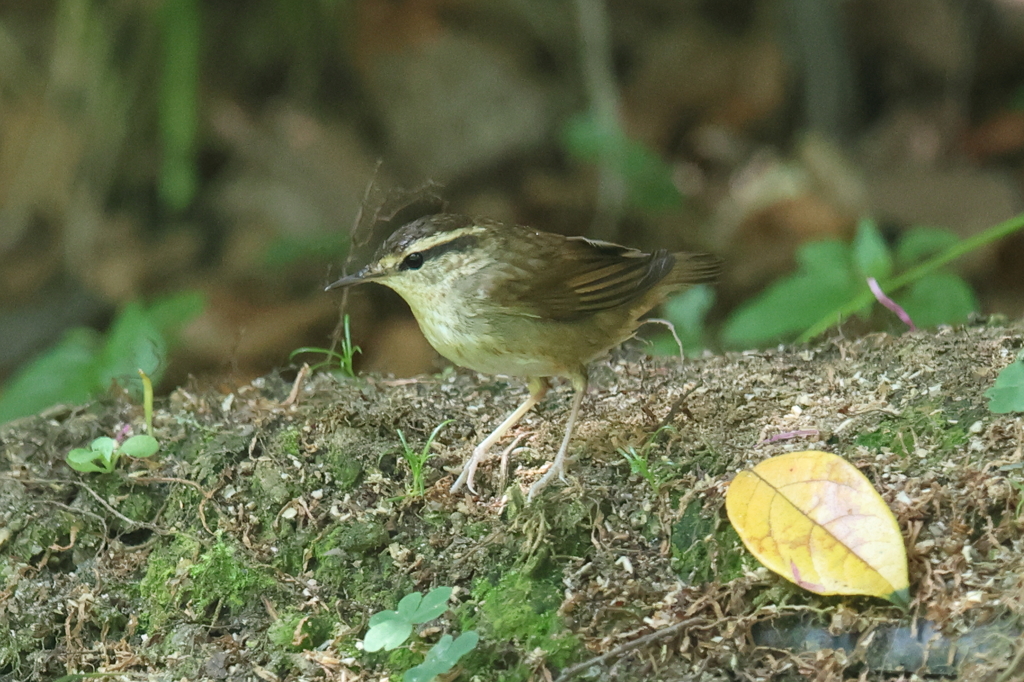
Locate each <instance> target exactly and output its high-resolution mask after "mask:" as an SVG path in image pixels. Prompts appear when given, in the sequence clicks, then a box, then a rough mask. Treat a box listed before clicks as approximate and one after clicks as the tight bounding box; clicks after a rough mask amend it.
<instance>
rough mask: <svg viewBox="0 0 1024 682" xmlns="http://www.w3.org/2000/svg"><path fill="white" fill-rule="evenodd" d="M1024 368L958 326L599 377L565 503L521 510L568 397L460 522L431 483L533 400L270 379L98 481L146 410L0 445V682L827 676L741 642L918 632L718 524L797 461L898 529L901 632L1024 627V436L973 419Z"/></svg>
mask: <svg viewBox="0 0 1024 682" xmlns="http://www.w3.org/2000/svg"><path fill="white" fill-rule="evenodd" d="M1020 345H1021V331H1020V330H1019V329H1003V328H987V327H973V328H967V329H962V330H955V331H954V330H942V331H940V332H938V333H926V332H920V333H914V334H909V335H906V336H903V337H899V338H894V337H889V336H873V337H869V338H865V339H861V340H857V341H843V340H833V341H829V342H826V343H823V344H821V345H819V346H815V347H811V348H799V349H793V350H790V349H779V350H773V351H764V352H756V353H744V354H733V355H725V356H715V357H707V358H704V359H701V360H695V361H690V362H687V363H686V364H685V365H680V363H678V362H677V361H672V360H662V361H653V360H647V359H624V358H623V357H621V356H618V357H617V358H616V359H613V360H608V361H605V362H603V363H598V365H597V366H596V367H595V368H594V370H593V375H594V383H595V384H596V385H597V388H596V389H595V390H594V391H593V393H592V394H591V395H590V396H589V397H588V398H587V400H586V402H585V403H584V405H585V407H584V414H583V416H582V421H581V423H580V424H579V426H578V430H577V434H576V438H575V440H574V446H573V447H572V452H573V453H574V454H575V456H576V461H574V462H573V463H572V465H571V466H570V470H569V479H570V481H569V485H568V486H558V485H556V486H553V487H551V488H550V489H548V490H547V491H545V493H544V494H543V495H542V496H541V497H540V498H539V499H538V500H537V501H535V502H534V503H533V504H529V505H527V504H526V503H525V500H524V499H523V496H522V490H523V489H524V488H525V487H526V486H528V485H529V484H530V483H531V482H532V481H534V480H536V478H537V477H538V476H539V474H540V471H541V469H540V468H541V467H542V466H543V465H544V464H545V462H546V461H547V460H548V458H549V457H550V456H551V454H552V452H553V450H554V448H555V446H556V444H557V442H558V439H559V437H560V434H561V429H562V427H563V425H564V419H565V416H566V411H567V409H568V404H569V400H570V393H569V391H568V390H567V389H564V388H563V389H560V390H556V391H554V392H553V393H552V395H551V396H550V397H549V398H548V399H547V401H545V403H543V404H542V405H541V407H540V409H539V410H538V411H536V412H535V413H533V414H531V415H529V416H528V417H527V418H526V419H525V420H524V424H523V426H522V427H521V429H520V430H521V431H529V432H532V436H530V437H529V438H528V439H527V440H525V441H524V442H523V444H524V446H525V447H524V448H523V449H521V450H519V451H516V452H514V453H512V454H511V457H510V466H509V470H508V474H507V477H506V478H504V479H503V478H502V476H501V474H500V473H499V467H498V466H497V464H496V461H495V462H492V463H489V464H486V465H485V466H483V467H481V470H480V471H479V473H478V475H477V484H478V486H479V491H480V494H479V495H478V496H474V495H467V494H459V495H452V494H449V492H448V488H449V486H450V485H451V483H452V481H453V480H454V475H453V473H452V472H453V471H457V468H458V466H459V464H460V463H461V461H462V460H463V458H464V457H466V456H467V454H468V453H469V451H470V450H471V448H472V446H473V444H474V443H475V442H476V441H477V440H478V439H479V438H480V437H481V436H482V435H483V434H485V433H486V432H487V431H488V430H489V429H491V428H493V426H494V425H495V424H496V423H497V421H498V420H500V419H501V418H503V416H504V415H505V413H507V411H509V410H510V409H511V408H512V407H514V405H515V404H516V403H517V402H518V401H519V400H521V399H522V398H523V397H524V395H525V391H524V389H523V388H522V386H520V384H518V383H517V382H515V381H506V380H502V379H494V378H488V377H478V376H475V375H472V374H470V373H465V372H446V373H445V374H443V375H441V376H438V377H425V378H421V379H418V380H401V381H388V380H384V379H381V378H379V377H366V378H361V379H356V380H337V379H334V378H333V377H329V376H316V377H313V378H312V379H310V380H309V381H307V382H306V383H305V385H304V386H303V388H302V391H301V392H300V394H299V400H298V402H297V404H294V405H285V404H283V401H284V399H285V397H286V396H287V395H288V392H289V389H290V385H289V384H288V382H286V381H284V380H283V379H281V378H277V377H268V378H265V379H262V380H259V381H257V382H254V383H253V384H251V385H249V386H246V387H243V388H241V389H239V390H238V391H236V392H235V393H234V394H232V395H230V396H226V395H222V394H218V393H214V392H204V391H198V390H192V389H188V388H186V389H181V390H178V391H176V392H175V393H174V394H173V395H172V396H171V397H170V399H169V400H165V401H163V404H162V405H158V410H157V415H156V421H155V427H156V428H155V435H156V436H157V438H158V439H159V440H160V442H161V445H162V447H161V451H160V453H158V455H157V456H156V457H154V458H153V460H154V461H152V462H150V461H136V462H125V463H123V465H122V466H121V468H120V469H119V470H118V471H117V472H115V473H114V474H109V475H82V474H79V473H76V472H74V471H71V470H70V469H69V468H68V467H67V466H66V464H65V463H64V461H63V458H64V455H65V454H66V453H67V451H68V450H69V449H71V448H73V447H78V446H81V445H83V444H85V443H88V442H90V441H91V440H92V439H93V438H95V437H97V436H100V435H110V434H114V433H117V432H118V430H119V429H120V428H121V427H122V425H124V424H126V423H128V424H133V425H138V424H139V423H140V421H141V420H140V414H139V412H140V410H139V409H138V407H137V406H134V405H132V404H130V403H128V402H125V401H123V400H117V399H109V400H104V401H100V402H97V403H95V404H92V405H89V406H86V407H79V408H63V409H60V408H58V409H54V410H51V411H50V412H49V413H48V414H46V415H42V416H39V417H34V418H29V419H24V420H20V421H19V422H16V423H13V424H10V425H8V426H6V427H4V428H3V429H2V430H0V580H2V584H0V620H3V622H4V624H5V625H4V627H0V680H4V681H7V680H12V681H13V680H45V679H54V678H56V677H59V676H60V675H63V674H66V673H68V672H92V671H107V672H111V673H117V674H119V675H121V676H123V677H124V679H132V680H138V679H150V678H151V679H160V680H180V679H188V680H221V679H231V680H249V679H264V680H280V681H282V682H285V681H290V682H297V681H299V680H316V679H329V680H342V679H345V680H376V679H381V678H383V677H384V676H385V675H387V674H391V675H392V677H391V679H398V675H397V673H399V672H400V671H401V670H402V669H405V668H408V667H410V666H412V665H415V664H416V663H418V662H419V661H420V660H422V652H423V650H424V647H425V646H428V645H429V643H430V642H432V641H435V640H436V639H437V638H438V637H439V636H440V635H441V634H443V633H445V632H448V633H452V634H457V633H458V632H462V631H466V630H469V629H472V630H475V631H477V632H478V633H479V634H480V637H481V639H480V644H479V646H478V647H477V649H476V650H475V651H474V652H473V653H472V654H470V655H469V656H467V657H466V658H465V659H464V660H463V661H462V664H461V665H462V668H461V671H462V672H461V676H460V677H458V678H457V679H463V680H469V679H474V680H480V681H487V682H491V681H493V680H499V681H500V680H505V681H508V682H512V681H524V682H525V681H526V680H544V679H551V678H553V677H554V678H557V677H558V675H559V673H560V671H564V670H565V669H566V668H567V667H568V666H572V665H574V664H577V663H579V662H581V661H586V660H587V659H590V658H591V657H595V656H598V655H600V654H602V653H606V652H608V651H610V650H614V649H616V647H619V646H621V645H624V644H626V643H629V642H636V641H638V640H640V638H642V637H644V636H652V638H651V639H650V641H649V642H648V643H646V645H644V646H639V647H637V648H635V649H632V650H628V651H627V650H625V649H623V650H621V652H620V654H619V655H617V656H613V657H610V658H608V659H607V660H603V661H601V662H600V663H595V664H594V666H592V667H591V668H589V669H588V670H587V671H586V673H585V674H584V675H583V679H609V680H636V679H646V680H682V679H702V680H733V679H748V678H749V679H753V678H755V677H758V678H760V679H766V680H769V679H777V680H785V679H802V676H804V675H810V676H811V677H814V678H815V679H821V680H825V679H841V678H842V676H843V674H844V671H845V674H850V672H851V671H854V672H856V670H857V668H856V667H855V666H856V665H858V663H857V661H856V660H854V659H855V657H851V656H847V655H844V654H841V653H834V652H829V651H817V652H814V651H812V652H806V651H803V652H801V651H791V652H788V653H787V652H781V651H779V650H776V649H772V648H768V647H764V646H758V645H757V643H756V642H755V640H754V636H753V634H752V633H753V631H754V628H755V625H756V624H757V623H759V622H762V623H763V622H770V621H771V620H772V619H773V618H776V617H778V616H780V615H785V614H817V616H816V617H817V618H818V620H819V621H821V622H823V623H824V624H825V625H830V626H831V627H833V628H834V629H843V628H844V627H845V628H847V629H849V630H855V631H857V632H862V633H864V632H869V631H871V629H872V628H876V627H880V626H886V625H891V624H902V625H906V624H907V623H909V622H910V616H907V615H904V614H902V613H900V612H899V611H897V610H896V609H894V608H891V607H889V606H887V605H886V604H885V603H882V602H878V601H873V600H868V599H853V600H851V599H839V598H835V597H832V598H824V597H816V596H814V595H811V594H809V593H806V592H802V591H801V590H799V589H798V588H796V587H794V586H792V585H789V584H788V583H784V582H782V581H781V580H780V579H779V578H777V577H775V576H773V575H772V574H769V573H768V572H767V571H766V570H764V569H762V568H759V567H758V565H757V564H756V562H754V560H753V559H752V558H751V557H750V556H749V555H748V554H747V553H746V552H745V550H744V549H743V548H742V545H741V543H740V542H739V540H738V538H737V536H736V534H735V532H734V531H733V530H732V528H731V527H730V526H729V524H728V522H727V520H726V519H725V515H724V511H723V495H724V491H725V488H726V484H727V482H728V481H729V479H730V478H731V477H732V475H733V474H734V473H735V472H736V471H738V470H740V469H743V468H746V467H748V466H751V465H752V464H754V463H756V462H758V461H760V460H762V459H764V458H766V457H769V456H771V455H775V454H781V453H783V452H787V451H793V450H805V449H825V450H830V451H832V452H836V453H837V454H840V455H843V456H844V457H846V458H848V459H849V460H851V461H852V462H854V463H855V464H856V465H857V466H858V467H860V468H861V469H862V470H863V471H864V472H865V473H866V474H867V475H868V476H869V478H870V479H871V480H872V481H873V482H874V483H875V484H876V486H877V487H878V489H879V490H880V492H881V493H882V495H883V497H885V499H886V500H887V501H888V502H889V504H890V506H891V507H892V508H893V510H894V511H895V513H896V515H897V518H898V520H899V522H900V525H901V527H902V528H903V529H904V532H905V534H906V535H907V539H908V546H909V550H910V566H911V586H912V590H913V592H914V593H915V595H916V596H917V600H916V601H915V603H914V605H913V606H912V612H911V613H912V615H914V616H917V617H926V618H930V619H932V620H934V621H936V622H937V623H939V624H940V625H941V626H942V627H944V628H946V629H947V631H948V632H956V631H966V630H968V629H970V628H971V627H973V626H976V625H978V624H981V623H985V622H990V621H991V622H995V621H1000V622H1006V621H1008V620H1009V621H1011V622H1016V623H1018V625H1017V627H1019V621H1020V619H1021V617H1022V616H1024V582H1022V579H1021V577H1020V576H1021V575H1024V523H1022V516H1021V509H1022V489H1024V458H1022V454H1021V436H1022V425H1021V420H1020V418H1018V417H1014V416H995V415H991V414H990V413H988V411H987V410H986V406H985V400H984V398H983V393H984V391H985V390H986V389H987V388H988V387H989V386H990V385H991V383H992V381H993V380H994V378H995V375H996V373H997V372H998V370H999V369H1001V368H1002V367H1003V366H1004V365H1005V364H1007V363H1008V362H1009V361H1010V359H1011V358H1012V356H1013V354H1014V353H1015V351H1016V349H1017V348H1019V347H1020ZM448 419H451V420H453V421H452V423H450V424H449V425H447V426H446V427H445V428H444V429H443V430H442V431H441V433H440V435H439V436H438V438H437V440H436V442H435V443H434V445H433V448H432V450H433V452H434V453H435V454H436V455H437V456H435V457H433V458H432V459H430V460H429V461H428V462H427V464H426V467H425V476H426V494H425V495H423V496H422V497H410V496H408V495H407V491H408V489H409V476H410V473H409V470H408V468H407V466H406V464H405V462H404V461H403V460H402V458H401V456H400V452H401V443H400V441H399V438H398V435H397V430H398V429H401V430H402V431H403V433H404V434H405V436H406V438H407V440H408V441H409V445H410V447H412V448H413V449H414V450H419V449H420V448H422V446H423V443H424V442H425V441H426V439H427V437H428V435H429V434H430V432H431V431H432V430H433V428H434V427H435V426H436V425H437V424H439V423H441V422H442V421H444V420H448ZM663 427H671V428H663ZM630 448H632V450H630ZM622 450H624V451H627V452H633V453H638V454H640V455H641V456H643V457H644V458H645V461H646V462H647V463H648V472H649V474H650V475H649V476H643V475H638V474H636V473H631V469H630V465H629V463H628V462H627V460H626V459H625V458H624V457H623V455H622V454H621V452H620V451H622ZM438 585H450V586H453V587H456V588H457V589H456V593H455V598H454V600H453V608H452V609H451V610H450V611H449V612H448V613H447V614H446V615H445V616H444V617H442V618H441V619H440V621H438V622H436V623H431V624H429V626H428V627H427V628H426V629H424V630H422V631H421V632H420V633H419V635H418V637H419V639H418V641H419V642H421V643H422V644H416V645H415V646H414V647H413V649H411V650H410V649H403V650H399V651H398V652H397V653H395V652H393V653H391V654H387V653H378V654H366V653H364V652H362V651H361V650H360V649H359V647H358V642H359V640H360V638H361V637H362V635H363V634H364V632H365V629H366V621H367V619H368V617H369V616H370V615H371V614H372V613H374V612H376V611H379V610H382V609H390V608H394V607H395V605H396V603H397V602H398V600H399V599H400V598H401V597H402V596H404V595H405V594H408V593H409V592H411V591H414V590H419V591H424V592H425V591H427V590H429V589H430V588H432V587H436V586H438ZM679 623H684V624H685V625H686V628H685V629H679V630H671V631H668V630H665V628H669V627H673V626H676V625H677V624H679ZM659 631H664V632H671V636H668V637H663V638H660V639H659V638H657V637H656V636H654V635H655V633H657V632H659ZM1010 655H1011V654H1007V656H1010ZM1006 662H1007V658H1006V657H1003V658H1000V659H999V660H994V661H992V663H991V665H990V667H989V668H988V669H986V670H988V671H989V673H991V671H993V670H998V669H999V668H1000V666H1004V667H1005V665H1006ZM975 673H976V675H975V677H971V678H970V679H995V678H994V677H992V676H991V675H990V676H989V677H987V678H986V677H985V675H986V674H987V673H986V672H985V670H981V671H980V672H979V671H978V670H975V671H974V672H973V673H971V674H975ZM965 674H967V673H965ZM106 679H118V678H117V677H114V678H106ZM964 679H967V678H966V677H965V678H964Z"/></svg>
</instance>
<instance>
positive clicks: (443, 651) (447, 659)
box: [402, 630, 480, 682]
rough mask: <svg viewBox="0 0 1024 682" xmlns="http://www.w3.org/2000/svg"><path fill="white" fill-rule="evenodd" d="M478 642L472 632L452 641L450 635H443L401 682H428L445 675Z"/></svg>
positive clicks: (478, 638) (477, 637)
mask: <svg viewBox="0 0 1024 682" xmlns="http://www.w3.org/2000/svg"><path fill="white" fill-rule="evenodd" d="M479 640H480V637H479V635H477V634H476V633H475V632H473V631H472V630H471V631H469V632H464V633H462V634H461V635H459V638H458V639H456V640H454V641H453V640H452V636H451V635H444V636H443V637H441V639H440V640H439V641H438V642H437V644H435V645H434V646H433V647H431V649H430V651H428V652H427V656H426V658H425V659H424V661H423V662H422V663H420V664H419V665H417V666H416V667H414V668H410V669H409V670H407V671H406V672H405V675H404V676H403V677H402V682H429V681H430V680H431V679H433V678H434V677H436V676H438V675H443V674H445V673H446V672H448V671H449V670H451V669H452V668H453V667H454V666H455V664H456V663H458V662H459V659H460V658H462V657H463V656H465V655H466V654H468V653H469V652H470V651H472V650H473V649H474V648H476V645H477V642H478V641H479Z"/></svg>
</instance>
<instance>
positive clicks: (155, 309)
mask: <svg viewBox="0 0 1024 682" xmlns="http://www.w3.org/2000/svg"><path fill="white" fill-rule="evenodd" d="M205 308H206V296H205V295H204V294H203V293H202V292H200V291H182V292H179V293H176V294H171V295H169V296H164V297H162V298H158V299H156V300H155V301H153V302H152V304H150V306H149V307H148V308H147V309H146V317H148V318H149V321H150V323H151V324H152V325H153V326H154V327H155V328H156V329H157V331H159V332H160V334H161V335H162V336H163V337H164V338H166V339H167V340H168V342H170V343H174V342H175V341H176V340H177V336H178V333H179V332H180V331H181V329H182V327H184V326H185V325H186V324H188V323H189V322H191V321H192V320H193V319H195V318H196V317H198V316H199V315H201V314H202V312H203V310H204V309H205Z"/></svg>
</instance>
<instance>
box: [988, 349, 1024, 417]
mask: <svg viewBox="0 0 1024 682" xmlns="http://www.w3.org/2000/svg"><path fill="white" fill-rule="evenodd" d="M985 397H986V398H988V401H989V402H988V409H989V410H991V411H992V412H994V413H996V414H1007V413H1009V412H1024V353H1021V354H1020V355H1018V356H1017V359H1016V360H1014V361H1013V362H1012V363H1011V364H1009V365H1007V366H1006V367H1004V368H1003V371H1001V372H1000V373H999V376H998V377H996V383H995V385H994V386H992V388H990V389H988V390H987V391H985Z"/></svg>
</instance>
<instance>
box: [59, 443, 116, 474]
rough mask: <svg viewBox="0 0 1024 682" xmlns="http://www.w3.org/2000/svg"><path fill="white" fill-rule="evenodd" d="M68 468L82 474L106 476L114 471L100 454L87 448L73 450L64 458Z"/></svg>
mask: <svg viewBox="0 0 1024 682" xmlns="http://www.w3.org/2000/svg"><path fill="white" fill-rule="evenodd" d="M64 459H65V460H66V461H67V463H68V466H69V467H71V468H72V469H74V470H75V471H81V472H82V473H86V474H91V473H104V474H108V473H110V472H111V471H113V470H114V468H113V466H111V464H110V462H109V460H106V459H105V458H104V457H103V455H102V453H99V452H96V451H95V450H90V449H88V448H75V449H74V450H72V451H71V452H69V453H68V454H67V457H65V458H64Z"/></svg>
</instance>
